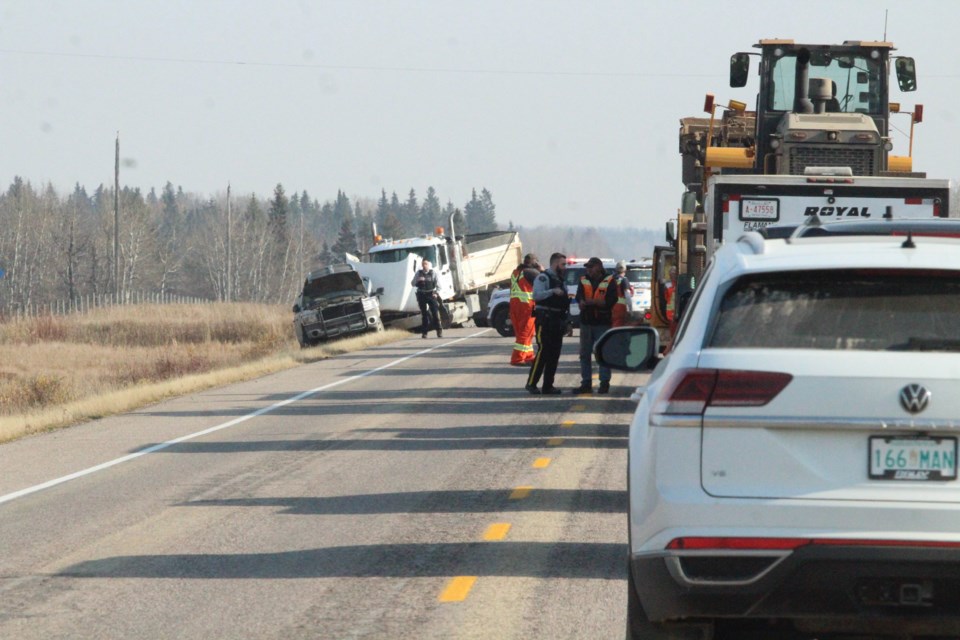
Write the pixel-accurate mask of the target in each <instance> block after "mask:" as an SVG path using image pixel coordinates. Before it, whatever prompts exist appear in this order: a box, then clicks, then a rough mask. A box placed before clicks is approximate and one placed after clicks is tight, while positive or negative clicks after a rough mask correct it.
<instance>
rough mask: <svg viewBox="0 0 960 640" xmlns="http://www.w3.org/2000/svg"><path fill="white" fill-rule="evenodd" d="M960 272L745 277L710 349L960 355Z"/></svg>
mask: <svg viewBox="0 0 960 640" xmlns="http://www.w3.org/2000/svg"><path fill="white" fill-rule="evenodd" d="M958 327H960V273H956V272H943V271H937V272H930V271H924V272H918V271H909V272H906V271H902V270H899V271H893V270H849V271H803V272H787V273H773V274H757V275H750V276H745V277H742V278H740V279H738V280H737V281H736V282H735V283H734V284H733V286H732V287H731V288H730V289H729V290H728V291H727V292H726V294H725V295H724V296H723V299H722V301H721V303H720V308H719V312H718V315H717V318H716V324H715V328H714V331H713V335H712V336H711V338H710V340H709V341H708V345H709V346H711V347H733V348H783V349H790V348H797V349H856V350H866V351H884V350H888V351H899V350H904V351H907V350H909V351H954V352H957V351H960V332H958Z"/></svg>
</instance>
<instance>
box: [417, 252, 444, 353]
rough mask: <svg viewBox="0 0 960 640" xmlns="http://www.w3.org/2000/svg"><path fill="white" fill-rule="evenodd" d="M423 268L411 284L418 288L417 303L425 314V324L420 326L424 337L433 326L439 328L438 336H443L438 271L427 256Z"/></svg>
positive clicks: (422, 313) (422, 264)
mask: <svg viewBox="0 0 960 640" xmlns="http://www.w3.org/2000/svg"><path fill="white" fill-rule="evenodd" d="M421 266H422V268H421V269H420V271H417V272H416V273H415V274H414V275H413V281H412V282H410V284H411V285H412V286H414V287H416V288H417V304H418V305H420V313H421V315H422V316H423V325H422V326H421V327H420V334H421V335H422V337H424V338H426V337H427V332H428V331H430V327H431V326H432V327H433V328H434V329H436V330H437V337H438V338H442V337H443V327H441V326H440V305H439V303H438V302H437V297H438V293H437V272H436V271H434V270H433V269H432V268H431V267H432V266H433V265H432V264H430V261H429V260H427V259H426V258H424V259H423V262H422V263H421Z"/></svg>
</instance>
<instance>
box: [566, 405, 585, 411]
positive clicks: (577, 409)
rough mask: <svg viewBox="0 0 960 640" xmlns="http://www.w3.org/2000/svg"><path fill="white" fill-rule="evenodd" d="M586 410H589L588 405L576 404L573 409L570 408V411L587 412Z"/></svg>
mask: <svg viewBox="0 0 960 640" xmlns="http://www.w3.org/2000/svg"><path fill="white" fill-rule="evenodd" d="M586 410H587V405H585V404H575V405H573V406H572V407H570V411H586Z"/></svg>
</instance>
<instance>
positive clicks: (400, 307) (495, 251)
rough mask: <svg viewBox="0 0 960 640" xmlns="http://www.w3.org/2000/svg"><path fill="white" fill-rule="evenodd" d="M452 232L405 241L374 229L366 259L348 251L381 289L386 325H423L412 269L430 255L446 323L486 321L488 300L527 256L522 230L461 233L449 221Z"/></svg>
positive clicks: (364, 274)
mask: <svg viewBox="0 0 960 640" xmlns="http://www.w3.org/2000/svg"><path fill="white" fill-rule="evenodd" d="M450 229H451V233H450V235H443V233H442V231H443V230H442V229H440V228H438V230H437V231H438V233H436V234H427V235H423V236H418V237H415V238H404V239H402V240H384V239H382V238H380V237H379V236H377V235H376V233H374V241H375V243H374V245H373V246H372V247H370V249H369V251H368V252H367V254H366V256H364V260H363V261H361V260H360V259H359V258H357V257H356V256H352V255H347V262H348V263H349V264H351V265H353V267H354V268H355V269H356V270H357V272H359V273H360V275H361V276H362V277H363V279H364V280H367V281H369V283H370V286H371V287H372V288H382V289H383V294H382V295H381V296H380V312H381V317H382V318H383V322H384V324H386V325H388V326H393V327H400V328H413V327H416V326H419V324H420V320H421V319H420V308H419V306H418V305H417V297H416V289H415V288H414V287H413V286H412V285H411V284H410V282H411V280H412V279H413V274H414V273H415V272H416V271H417V269H419V268H420V262H421V261H422V260H423V259H424V258H426V259H428V260H430V262H431V263H433V268H434V270H435V271H436V272H437V275H438V292H439V294H440V299H441V302H442V304H441V307H440V316H441V322H442V324H443V326H444V327H450V326H454V325H461V324H463V323H465V322H467V321H469V320H475V321H476V320H479V322H478V324H483V323H485V320H486V304H487V300H488V299H489V296H490V293H491V292H492V291H493V290H495V289H496V288H497V287H502V286H507V287H509V285H510V274H511V273H512V272H513V270H514V269H516V267H517V265H518V264H519V263H520V262H522V260H523V247H522V245H521V243H520V234H519V233H517V232H516V231H489V232H485V233H474V234H467V235H466V236H457V235H455V233H454V231H453V220H452V218H451V220H450Z"/></svg>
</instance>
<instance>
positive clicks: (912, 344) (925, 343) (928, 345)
mask: <svg viewBox="0 0 960 640" xmlns="http://www.w3.org/2000/svg"><path fill="white" fill-rule="evenodd" d="M887 351H960V340H950V339H947V338H918V337H915V336H912V337H910V338H907V341H906V342H903V343H900V344H893V345H890V346H889V347H888V348H887Z"/></svg>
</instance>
